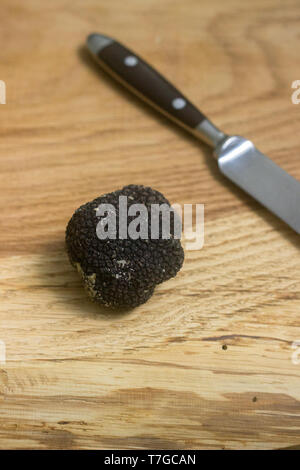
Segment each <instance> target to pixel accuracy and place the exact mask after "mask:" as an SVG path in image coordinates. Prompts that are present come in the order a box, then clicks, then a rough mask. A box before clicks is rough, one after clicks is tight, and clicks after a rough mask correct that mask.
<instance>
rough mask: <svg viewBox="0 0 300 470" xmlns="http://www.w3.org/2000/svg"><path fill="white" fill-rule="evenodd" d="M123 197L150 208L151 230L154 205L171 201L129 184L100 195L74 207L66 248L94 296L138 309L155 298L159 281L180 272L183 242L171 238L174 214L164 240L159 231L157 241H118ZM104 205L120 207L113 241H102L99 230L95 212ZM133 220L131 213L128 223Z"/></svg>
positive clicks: (67, 230) (116, 304) (109, 302)
mask: <svg viewBox="0 0 300 470" xmlns="http://www.w3.org/2000/svg"><path fill="white" fill-rule="evenodd" d="M119 196H127V205H128V208H129V207H130V205H131V204H137V203H138V204H144V205H145V206H146V207H147V211H148V220H149V233H150V230H151V228H150V226H151V224H150V213H151V212H150V211H151V204H153V203H154V204H168V205H169V202H168V200H167V199H166V198H165V197H164V196H163V195H162V194H161V193H159V192H158V191H155V190H154V189H152V188H149V187H145V186H137V185H129V186H125V187H124V188H123V189H121V190H118V191H115V192H113V193H109V194H105V195H103V196H100V197H98V198H97V199H94V200H93V201H91V202H88V203H87V204H84V205H83V206H81V207H79V209H77V210H76V211H75V213H74V214H73V216H72V218H71V220H70V221H69V223H68V226H67V229H66V247H67V252H68V255H69V258H70V261H71V263H72V265H73V266H74V267H76V268H77V270H78V272H79V273H80V275H81V276H82V279H83V282H84V286H85V288H86V290H87V292H88V294H89V295H90V297H91V298H92V299H93V300H95V301H97V302H100V303H101V304H104V305H106V306H109V307H136V306H137V305H140V304H142V303H144V302H146V301H147V300H148V299H149V298H150V297H151V296H152V294H153V292H154V288H155V286H156V284H159V283H160V282H163V281H166V280H167V279H170V278H171V277H173V276H175V275H176V273H177V272H178V271H179V270H180V268H181V266H182V263H183V259H184V253H183V249H182V247H181V244H180V240H179V239H174V238H173V236H172V235H174V224H173V223H172V218H171V224H170V232H171V237H170V238H169V239H162V237H161V230H160V235H159V238H158V239H156V240H155V239H153V240H152V239H151V238H150V236H149V237H148V239H147V240H143V239H141V238H138V239H137V240H132V239H130V238H128V239H126V240H119V239H118V238H119V237H118V235H119V231H118V226H119V213H118V210H117V209H118V207H119ZM104 203H106V204H112V205H113V206H114V207H115V208H116V215H117V217H116V221H117V223H116V227H117V236H116V239H115V240H111V239H106V240H100V239H99V238H98V236H97V234H96V227H97V224H98V223H99V220H100V217H99V216H97V214H96V211H97V208H98V206H99V205H100V204H104ZM171 215H172V213H171ZM133 219H135V217H129V216H128V224H129V223H130V221H131V220H133Z"/></svg>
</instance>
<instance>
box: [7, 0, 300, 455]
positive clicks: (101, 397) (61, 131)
mask: <svg viewBox="0 0 300 470" xmlns="http://www.w3.org/2000/svg"><path fill="white" fill-rule="evenodd" d="M1 6H2V8H1V18H2V22H1V25H2V27H1V31H0V38H1V44H2V48H1V64H2V66H1V71H0V79H1V80H4V81H5V82H6V86H7V104H6V105H0V113H1V128H0V135H1V140H0V192H1V230H0V262H1V271H0V275H1V304H0V308H1V314H0V340H1V341H5V343H6V363H5V364H2V365H1V369H0V447H1V448H3V449H7V448H14V449H24V448H30V449H32V448H39V449H57V448H64V449H85V448H106V449H115V448H126V449H132V448H146V449H153V448H161V449H176V448H180V449H185V448H191V449H197V448H214V449H222V448H226V449H227V448H231V449H249V448H257V449H271V448H278V447H284V448H288V447H290V448H296V447H297V446H299V444H300V442H299V440H300V438H299V432H300V388H299V379H300V365H295V364H293V362H292V359H291V358H292V353H293V351H294V350H293V349H292V347H291V346H292V343H293V341H295V340H300V324H299V313H300V292H299V280H300V270H299V267H300V263H299V237H298V236H297V235H296V234H295V233H293V232H292V230H290V229H289V228H288V227H287V226H286V225H285V224H284V223H282V222H280V221H279V220H278V219H276V218H275V217H273V216H272V215H271V214H269V213H268V212H267V211H266V210H265V209H263V208H262V207H260V206H259V205H258V204H257V203H256V202H254V201H253V200H252V199H250V198H249V197H248V196H247V195H245V194H243V193H242V192H241V191H240V190H239V189H237V188H235V187H234V186H233V185H232V184H231V183H229V182H228V181H226V180H225V179H224V178H223V177H222V176H221V175H220V174H219V173H218V171H217V169H216V165H215V162H214V161H213V159H211V156H210V153H209V151H208V150H207V149H206V148H205V147H204V146H202V145H201V144H199V143H198V142H197V141H196V140H193V138H192V137H190V136H188V135H186V134H185V133H184V132H183V131H181V130H179V129H177V128H176V127H175V126H174V125H172V124H169V123H168V122H167V120H165V119H164V118H162V117H160V116H158V115H157V114H156V113H155V112H153V111H151V110H149V109H148V108H147V107H146V106H145V105H143V104H141V103H139V102H138V100H136V99H135V98H133V97H132V96H130V95H129V94H128V93H127V92H126V91H123V90H122V89H121V88H120V87H119V86H118V85H117V84H114V83H113V82H111V80H110V79H109V78H107V77H106V76H105V74H104V73H103V72H101V71H100V70H99V69H98V68H97V67H96V66H95V65H94V64H93V62H92V61H91V60H90V58H89V56H88V55H87V53H86V52H85V50H84V49H83V47H82V45H83V43H84V40H85V37H86V36H87V35H88V34H89V33H91V32H93V31H99V32H102V33H104V34H108V35H110V36H115V37H116V38H118V39H119V40H121V41H122V42H123V43H124V44H126V45H128V47H130V48H132V49H134V50H137V52H138V53H139V54H140V55H141V56H142V57H144V58H145V59H146V60H147V61H149V62H150V63H153V65H154V66H155V67H156V68H157V69H158V70H160V71H161V72H162V73H163V74H164V75H166V77H167V78H169V79H170V80H171V81H172V82H173V83H174V85H175V86H177V87H178V88H179V89H180V90H182V91H183V93H185V94H186V95H187V96H188V97H189V98H190V99H191V100H192V101H193V102H194V103H195V104H199V106H200V109H201V110H202V111H203V112H205V113H206V114H207V115H208V116H209V117H210V118H211V119H212V120H213V121H214V122H215V123H216V124H217V125H218V126H220V128H221V129H222V130H224V131H225V132H228V133H239V134H241V135H246V136H248V137H249V138H251V139H252V140H253V141H254V142H255V144H256V145H257V146H258V147H259V148H260V149H261V150H262V151H263V152H265V153H266V154H268V155H270V157H271V158H272V159H273V160H274V161H276V162H277V163H279V164H280V165H281V166H282V167H283V168H285V169H286V170H287V171H289V172H290V173H291V174H292V175H293V176H295V177H296V178H298V179H299V178H300V164H299V152H300V140H299V128H300V118H299V112H300V107H298V106H297V105H293V104H292V102H291V93H292V89H291V83H292V81H294V80H296V79H299V78H300V64H299V57H298V56H299V51H298V48H297V42H298V39H299V17H300V5H299V2H298V1H295V0H287V1H285V2H282V1H280V0H259V1H258V0H253V1H251V3H250V2H240V1H238V0H227V1H226V2H223V1H222V0H203V1H201V2H199V1H197V0H185V2H182V1H181V0H172V1H171V0H165V1H164V2H161V1H159V0H146V1H143V2H140V1H138V0H127V2H123V1H121V0H115V1H114V2H99V1H98V0H85V1H83V0H73V1H70V0H64V1H58V0H53V1H52V2H48V3H45V4H44V3H43V5H42V4H41V2H39V1H38V0H27V1H26V2H19V1H17V0H2V5H1ZM3 45H4V46H3ZM130 183H137V184H145V185H150V186H153V187H154V188H156V189H158V190H160V191H162V192H163V193H164V194H165V195H166V197H167V198H168V199H170V200H171V201H172V202H178V203H181V204H184V203H204V204H205V245H204V248H203V249H202V250H200V251H194V252H191V251H189V252H186V261H185V264H184V267H183V269H182V271H181V272H180V273H179V275H178V276H177V277H176V278H175V279H172V280H170V281H169V282H166V283H165V284H162V285H161V286H159V287H158V288H157V290H156V293H155V295H154V296H153V297H152V298H151V300H150V301H149V302H148V303H147V304H145V305H143V306H141V307H139V308H137V309H135V310H133V311H132V312H130V313H127V314H126V315H121V314H113V313H112V312H110V311H107V310H105V309H102V308H99V307H97V306H96V305H94V304H92V303H91V302H90V301H89V300H88V299H87V298H86V295H85V293H84V291H83V289H82V288H81V285H80V281H79V279H78V276H77V275H76V273H75V272H74V271H73V270H72V268H71V266H70V265H69V263H68V260H67V258H66V255H65V251H64V230H65V226H66V223H67V221H68V219H69V218H70V216H71V215H72V213H73V211H74V210H75V208H77V207H78V206H79V205H81V204H82V203H83V202H86V201H89V200H92V199H93V198H95V197H96V196H98V195H100V194H103V193H105V192H109V191H112V190H114V189H117V188H120V187H122V185H125V184H130Z"/></svg>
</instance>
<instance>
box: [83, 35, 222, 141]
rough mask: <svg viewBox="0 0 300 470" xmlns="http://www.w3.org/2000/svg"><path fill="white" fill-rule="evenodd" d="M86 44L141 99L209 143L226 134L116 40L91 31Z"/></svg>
mask: <svg viewBox="0 0 300 470" xmlns="http://www.w3.org/2000/svg"><path fill="white" fill-rule="evenodd" d="M87 45H88V48H89V50H90V51H91V52H92V54H93V56H94V57H95V58H96V60H97V61H98V63H99V64H100V66H101V67H102V68H103V69H104V70H105V71H107V72H108V73H109V74H110V75H111V76H113V77H114V78H115V79H117V80H118V81H119V82H121V83H122V84H123V85H125V86H126V87H127V88H129V89H130V90H131V91H132V92H133V93H135V94H136V95H138V96H139V97H140V98H142V99H143V100H144V101H146V102H147V103H149V104H150V105H152V106H153V107H154V108H156V109H158V110H159V111H160V112H161V113H163V114H165V115H167V116H168V117H169V118H170V119H172V120H173V121H176V122H177V123H178V124H180V125H181V126H183V127H184V128H185V129H187V130H188V131H189V132H192V133H193V134H194V135H196V136H197V137H200V138H201V139H202V140H204V141H205V142H206V143H208V144H209V145H211V146H212V147H216V145H217V144H218V143H219V142H220V141H221V140H222V139H223V138H224V137H225V134H224V133H223V132H221V131H220V130H219V129H217V128H216V127H215V126H214V125H213V124H212V123H211V122H210V121H209V120H208V119H207V118H206V117H205V116H204V114H202V113H201V111H199V110H198V109H197V108H196V107H195V106H194V105H193V104H192V103H191V102H190V101H189V100H188V99H187V98H186V97H185V96H184V95H182V93H180V92H179V91H178V90H177V89H176V88H175V87H174V86H173V85H171V84H170V83H169V82H168V81H167V80H166V79H165V78H164V77H162V76H161V75H160V74H159V73H158V72H157V71H156V70H154V68H152V67H151V66H150V65H149V64H147V63H146V62H145V61H144V60H143V59H141V58H140V57H138V56H137V55H136V54H135V53H133V52H132V51H130V50H129V49H127V47H125V46H123V45H122V44H120V43H119V42H117V41H115V40H113V39H111V38H109V37H107V36H103V35H101V34H91V35H90V36H89V37H88V39H87Z"/></svg>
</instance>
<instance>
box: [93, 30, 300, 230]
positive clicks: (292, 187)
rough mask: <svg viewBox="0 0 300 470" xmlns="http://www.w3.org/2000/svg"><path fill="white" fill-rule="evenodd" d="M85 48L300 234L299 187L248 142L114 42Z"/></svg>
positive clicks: (99, 38)
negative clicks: (230, 132) (205, 148)
mask: <svg viewBox="0 0 300 470" xmlns="http://www.w3.org/2000/svg"><path fill="white" fill-rule="evenodd" d="M87 47H88V49H89V51H90V52H91V54H92V56H93V57H94V58H95V59H96V61H97V62H98V63H99V65H100V66H101V67H102V68H103V69H104V70H105V71H106V72H108V73H109V74H110V75H111V76H112V77H113V78H115V79H116V80H118V81H119V82H121V83H122V84H123V85H125V86H126V87H127V88H128V89H130V90H131V91H132V92H133V93H135V94H136V95H137V96H139V97H140V98H141V99H143V100H144V101H146V102H147V103H149V104H150V105H151V106H152V107H154V108H156V109H157V110H158V111H160V112H161V113H163V114H164V115H166V116H168V117H169V118H170V119H172V120H173V121H175V122H176V123H178V124H179V125H180V126H182V127H184V128H185V129H186V130H188V131H189V132H191V133H192V134H193V135H194V136H196V137H197V138H199V139H201V140H202V141H204V142H205V143H206V144H208V145H209V146H210V147H212V148H213V156H214V157H215V158H216V159H217V162H218V166H219V169H220V171H221V172H222V173H223V174H224V175H225V176H226V177H227V178H229V179H230V180H231V181H233V182H234V183H235V184H236V185H238V186H239V187H240V188H242V189H243V190H244V191H246V192H247V193H248V194H250V195H251V196H252V197H253V198H255V199H256V200H257V201H259V202H260V203H261V204H262V205H263V206H265V207H266V208H267V209H269V210H270V211H271V212H273V213H274V214H275V215H277V216H278V217H279V218H280V219H282V220H283V221H284V222H286V223H287V224H288V225H289V226H290V227H291V228H292V229H294V230H295V231H296V232H297V233H298V234H299V233H300V182H299V181H298V180H296V179H295V178H293V177H292V176H291V175H289V174H288V173H287V172H285V171H284V170H283V169H282V168H280V167H279V166H278V165H276V164H275V163H274V162H273V161H272V160H271V159H270V158H268V157H267V156H265V155H264V154H262V153H261V152H260V151H259V150H258V149H256V147H255V146H254V145H253V143H252V142H251V141H250V140H247V139H245V138H243V137H240V136H228V135H226V134H225V133H224V132H222V131H221V130H219V129H218V128H217V127H216V126H215V125H214V124H213V123H212V122H211V121H210V120H209V119H208V118H207V117H206V116H205V115H204V114H202V113H201V111H199V109H198V108H196V107H195V106H194V105H193V104H192V103H191V102H190V101H189V100H188V99H187V98H186V97H185V96H184V95H183V94H182V93H181V92H179V91H178V90H177V89H176V88H175V87H174V86H173V85H171V84H170V83H169V82H168V81H167V80H166V79H165V78H164V77H163V76H162V75H160V74H159V73H158V72H157V71H156V70H155V69H154V68H153V67H151V66H150V65H149V64H147V63H146V62H145V61H144V60H143V59H141V58H140V57H139V56H138V55H136V54H135V53H133V52H132V51H131V50H129V49H128V48H127V47H125V46H123V45H122V44H120V43H119V42H117V41H115V40H114V39H112V38H110V37H108V36H104V35H102V34H98V33H94V34H90V35H89V36H88V38H87Z"/></svg>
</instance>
